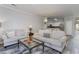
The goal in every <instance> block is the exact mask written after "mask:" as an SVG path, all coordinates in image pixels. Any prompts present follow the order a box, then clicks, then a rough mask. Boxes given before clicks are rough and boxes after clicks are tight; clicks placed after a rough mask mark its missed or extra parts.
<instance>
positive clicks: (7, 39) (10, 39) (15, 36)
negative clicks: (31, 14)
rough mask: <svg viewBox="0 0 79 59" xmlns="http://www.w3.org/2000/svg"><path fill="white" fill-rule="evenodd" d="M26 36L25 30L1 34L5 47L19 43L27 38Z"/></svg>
mask: <svg viewBox="0 0 79 59" xmlns="http://www.w3.org/2000/svg"><path fill="white" fill-rule="evenodd" d="M26 35H27V34H26V31H25V30H5V31H3V32H2V33H0V36H1V38H2V39H3V43H4V47H7V46H9V45H13V44H16V43H18V40H19V39H21V38H24V37H26Z"/></svg>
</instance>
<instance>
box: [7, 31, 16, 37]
mask: <svg viewBox="0 0 79 59" xmlns="http://www.w3.org/2000/svg"><path fill="white" fill-rule="evenodd" d="M7 36H8V38H13V37H15V31H10V32H7Z"/></svg>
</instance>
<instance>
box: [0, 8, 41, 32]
mask: <svg viewBox="0 0 79 59" xmlns="http://www.w3.org/2000/svg"><path fill="white" fill-rule="evenodd" d="M0 21H2V22H3V23H2V28H3V29H5V30H6V29H26V30H28V26H29V25H32V26H33V30H34V31H37V30H38V29H40V28H41V27H42V18H41V17H40V16H36V15H34V14H30V13H28V12H27V14H23V13H20V12H16V11H14V10H11V9H7V8H4V7H0Z"/></svg>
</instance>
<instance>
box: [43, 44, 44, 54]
mask: <svg viewBox="0 0 79 59" xmlns="http://www.w3.org/2000/svg"><path fill="white" fill-rule="evenodd" d="M43 53H44V43H43Z"/></svg>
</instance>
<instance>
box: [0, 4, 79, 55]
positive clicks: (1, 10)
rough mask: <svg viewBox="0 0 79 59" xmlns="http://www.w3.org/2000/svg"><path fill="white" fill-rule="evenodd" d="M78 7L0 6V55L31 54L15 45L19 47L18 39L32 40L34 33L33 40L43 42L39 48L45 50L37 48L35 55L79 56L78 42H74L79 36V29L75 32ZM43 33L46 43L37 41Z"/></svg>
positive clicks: (51, 5) (63, 5)
mask: <svg viewBox="0 0 79 59" xmlns="http://www.w3.org/2000/svg"><path fill="white" fill-rule="evenodd" d="M78 7H79V5H78V4H77V5H74V4H71V5H68V4H62V5H61V4H50V5H49V4H1V5H0V36H1V37H0V39H1V44H2V45H0V46H1V48H0V50H1V51H0V54H23V53H24V54H28V53H27V51H26V50H27V49H26V47H19V48H18V46H17V44H15V43H18V40H19V39H23V38H25V39H26V37H29V36H30V35H29V32H31V31H32V32H33V34H34V35H33V37H34V38H35V39H38V41H41V44H40V45H41V46H43V49H42V48H41V47H38V48H37V49H36V48H35V49H36V50H38V51H36V50H35V49H34V51H33V52H34V53H36V54H60V53H62V54H74V53H79V47H78V44H79V42H78V39H77V38H76V40H74V39H75V37H76V36H75V35H76V32H77V34H78V29H77V30H76V29H75V28H76V24H75V22H76V20H78V19H79V18H78V10H79V8H78ZM77 24H78V21H77ZM77 28H78V26H77ZM43 32H44V34H45V36H46V37H47V38H46V39H45V38H43V37H41V38H39V37H38V36H39V35H38V33H39V34H40V33H43ZM50 33H52V34H50ZM48 34H49V35H50V36H51V37H52V38H51V39H50V38H49V35H48ZM37 35H38V36H37ZM41 35H42V34H41ZM15 36H16V37H15ZM36 36H37V37H36ZM61 36H62V38H61ZM77 37H78V36H77ZM34 38H33V39H34ZM27 39H28V38H27ZM55 39H56V40H55ZM44 41H45V42H44ZM47 44H50V45H51V46H52V47H51V46H50V45H47ZM24 46H25V45H24ZM39 50H40V51H39ZM43 50H44V51H43ZM29 51H30V49H29ZM15 52H16V53H15ZM31 52H32V51H30V53H31ZM34 53H33V54H34Z"/></svg>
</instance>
